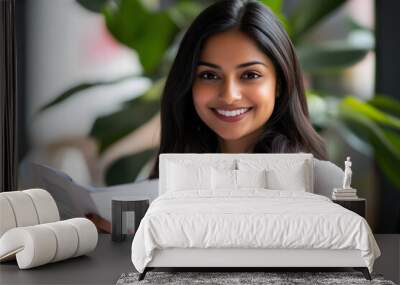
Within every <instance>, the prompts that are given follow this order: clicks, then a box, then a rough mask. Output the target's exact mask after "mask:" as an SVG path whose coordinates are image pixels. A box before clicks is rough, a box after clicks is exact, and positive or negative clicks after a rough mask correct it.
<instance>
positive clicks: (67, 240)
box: [43, 221, 79, 262]
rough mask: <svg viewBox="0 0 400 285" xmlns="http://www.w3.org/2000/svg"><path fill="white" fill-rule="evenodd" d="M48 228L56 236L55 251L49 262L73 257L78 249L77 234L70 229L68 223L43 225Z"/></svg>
mask: <svg viewBox="0 0 400 285" xmlns="http://www.w3.org/2000/svg"><path fill="white" fill-rule="evenodd" d="M43 226H44V227H47V228H49V229H50V230H51V231H52V232H53V233H54V234H55V236H56V241H57V250H56V253H55V255H54V257H53V259H52V260H51V262H57V261H60V260H64V259H67V258H70V257H73V256H74V255H75V253H76V251H77V249H78V242H79V238H78V233H77V231H76V230H75V229H72V228H71V224H70V223H66V222H65V221H62V222H54V223H48V224H43Z"/></svg>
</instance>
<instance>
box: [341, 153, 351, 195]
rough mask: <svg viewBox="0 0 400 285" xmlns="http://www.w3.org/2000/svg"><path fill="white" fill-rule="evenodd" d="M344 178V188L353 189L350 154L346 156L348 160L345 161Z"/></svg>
mask: <svg viewBox="0 0 400 285" xmlns="http://www.w3.org/2000/svg"><path fill="white" fill-rule="evenodd" d="M344 166H345V169H344V179H343V189H352V188H351V175H352V171H351V161H350V156H348V157H347V158H346V161H345V162H344Z"/></svg>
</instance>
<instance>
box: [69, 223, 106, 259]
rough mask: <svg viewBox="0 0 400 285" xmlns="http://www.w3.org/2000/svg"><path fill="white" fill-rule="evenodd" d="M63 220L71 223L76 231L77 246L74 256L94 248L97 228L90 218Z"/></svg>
mask: <svg viewBox="0 0 400 285" xmlns="http://www.w3.org/2000/svg"><path fill="white" fill-rule="evenodd" d="M63 222H66V223H69V224H70V225H72V226H73V227H74V228H75V230H76V231H77V233H78V248H77V250H76V252H75V254H74V257H75V256H79V255H82V254H86V253H88V252H90V251H92V250H94V249H95V248H96V245H97V241H98V233H97V228H96V226H95V225H94V224H93V223H92V222H91V221H90V220H88V219H85V218H74V219H69V220H65V221H63Z"/></svg>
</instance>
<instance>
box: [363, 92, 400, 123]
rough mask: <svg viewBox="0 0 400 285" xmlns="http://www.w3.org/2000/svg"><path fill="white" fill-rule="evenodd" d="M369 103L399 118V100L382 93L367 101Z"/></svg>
mask: <svg viewBox="0 0 400 285" xmlns="http://www.w3.org/2000/svg"><path fill="white" fill-rule="evenodd" d="M367 102H368V104H369V105H371V106H374V107H375V108H377V109H379V110H382V111H384V112H387V113H389V114H391V115H393V116H397V117H399V118H400V101H399V100H396V99H394V98H392V97H388V96H384V95H375V96H374V97H373V98H372V99H370V100H368V101H367Z"/></svg>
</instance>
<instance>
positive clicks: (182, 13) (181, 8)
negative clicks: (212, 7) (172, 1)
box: [167, 1, 204, 29]
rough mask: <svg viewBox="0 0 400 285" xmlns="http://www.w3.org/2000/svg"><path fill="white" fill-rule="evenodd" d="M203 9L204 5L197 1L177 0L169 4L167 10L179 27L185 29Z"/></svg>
mask: <svg viewBox="0 0 400 285" xmlns="http://www.w3.org/2000/svg"><path fill="white" fill-rule="evenodd" d="M203 9H204V5H202V4H201V3H199V2H193V1H179V2H178V3H177V4H176V5H173V6H171V7H170V8H169V9H168V10H167V12H168V13H169V15H170V17H171V19H172V20H173V21H174V23H175V24H176V25H177V26H178V27H179V28H180V29H185V28H187V27H188V26H189V24H190V23H191V22H192V21H193V20H194V18H196V16H197V15H198V14H200V12H201V11H202V10H203Z"/></svg>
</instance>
